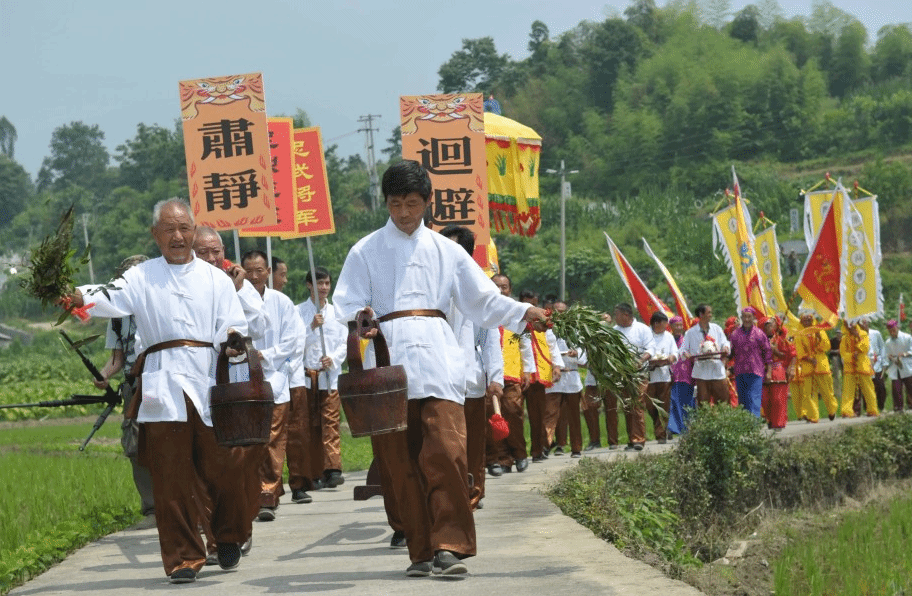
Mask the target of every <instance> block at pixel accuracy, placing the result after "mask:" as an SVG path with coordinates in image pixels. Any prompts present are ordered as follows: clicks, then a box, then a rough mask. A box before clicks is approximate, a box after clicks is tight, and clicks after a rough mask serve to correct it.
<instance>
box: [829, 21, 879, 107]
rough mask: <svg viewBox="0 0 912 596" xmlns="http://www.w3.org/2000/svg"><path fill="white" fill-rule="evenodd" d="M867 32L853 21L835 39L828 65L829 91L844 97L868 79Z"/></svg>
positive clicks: (862, 26)
mask: <svg viewBox="0 0 912 596" xmlns="http://www.w3.org/2000/svg"><path fill="white" fill-rule="evenodd" d="M867 41H868V32H867V31H866V30H865V28H864V25H862V24H861V23H859V22H858V21H855V22H854V23H852V24H850V25H846V26H845V27H844V28H843V29H842V33H841V34H840V35H839V39H838V40H836V47H835V48H834V50H833V63H832V65H831V66H830V69H829V70H830V93H832V94H833V95H834V96H836V97H844V96H845V95H846V94H847V93H849V92H850V91H854V90H855V89H858V88H859V87H861V86H862V84H864V83H865V82H866V81H867V80H868V72H869V68H870V58H869V57H868V54H867V52H865V43H866V42H867Z"/></svg>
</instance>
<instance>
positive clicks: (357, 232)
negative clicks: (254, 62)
mask: <svg viewBox="0 0 912 596" xmlns="http://www.w3.org/2000/svg"><path fill="white" fill-rule="evenodd" d="M528 50H529V54H528V56H527V57H525V58H523V59H514V58H512V57H510V56H508V55H506V54H502V53H499V52H498V51H497V48H496V46H495V43H494V41H493V39H491V38H481V39H466V40H463V44H462V47H461V48H458V49H456V50H455V51H454V53H453V54H452V57H451V58H450V59H449V60H448V61H447V62H446V63H444V64H443V65H441V67H440V70H439V72H438V74H439V81H440V82H439V90H440V91H447V92H449V91H481V92H483V93H485V95H494V96H495V97H496V98H497V99H498V100H499V101H500V103H501V104H502V106H503V113H504V115H505V116H507V117H509V118H513V119H515V120H518V121H520V122H522V123H524V124H526V125H528V126H531V127H532V128H534V129H535V130H536V131H537V132H538V133H539V134H540V135H541V136H542V138H543V151H542V164H541V168H542V170H544V169H546V168H556V167H558V166H559V163H560V160H564V161H565V163H566V165H567V168H568V169H574V170H579V173H577V174H573V175H571V176H570V177H569V180H570V182H571V183H572V185H573V198H572V199H571V200H570V202H569V205H568V257H567V262H568V280H567V281H568V291H569V293H570V294H571V297H572V298H574V299H581V300H584V301H587V302H589V303H592V304H595V305H597V306H602V307H607V306H609V305H610V304H612V303H614V302H616V301H617V300H620V299H622V298H625V293H624V290H623V288H622V286H621V285H620V281H619V280H618V278H617V275H616V274H615V272H614V270H613V266H612V264H611V260H610V257H609V256H608V253H607V251H606V249H605V242H604V236H603V234H602V231H603V230H604V231H607V232H608V233H610V234H611V235H612V237H613V238H614V240H615V241H616V242H618V244H619V246H620V247H621V249H622V250H623V251H624V252H625V253H626V254H627V256H628V258H629V259H630V260H631V261H632V263H633V265H634V266H635V267H637V269H638V270H640V272H641V273H642V274H643V276H644V278H645V279H646V281H647V283H649V284H650V285H652V286H653V287H654V289H656V290H657V291H658V293H659V294H660V295H664V294H665V293H666V292H665V291H664V289H663V287H662V284H661V283H660V281H661V280H660V277H659V275H658V271H657V270H656V269H655V268H654V267H653V265H652V264H651V262H647V258H646V257H645V255H644V253H643V252H642V248H641V246H642V245H641V241H640V237H641V236H644V237H646V238H647V240H649V242H650V244H651V245H652V247H653V248H654V249H655V250H656V252H657V253H658V255H659V256H660V257H661V258H662V259H663V260H664V261H665V264H666V265H668V266H669V268H670V269H671V270H672V271H673V273H675V275H677V276H679V279H678V281H679V284H680V285H681V286H682V288H683V289H684V291H685V292H686V293H687V294H688V297H689V298H690V300H691V302H694V303H695V302H698V301H703V300H709V301H711V302H713V303H715V304H717V305H718V307H717V311H718V312H720V314H721V313H722V312H727V311H729V310H731V309H732V308H733V302H732V299H731V295H732V290H731V286H730V283H729V278H728V273H727V271H726V270H725V267H724V265H723V264H722V263H721V262H720V261H719V260H718V259H716V258H715V257H714V255H713V254H712V251H711V233H710V222H709V215H710V214H711V212H712V210H713V209H714V208H715V207H716V206H717V205H719V204H720V202H721V201H723V200H724V197H723V191H724V189H725V188H726V187H727V186H730V185H731V174H730V168H731V165H732V164H734V165H735V166H736V168H737V170H738V174H739V178H740V180H741V186H742V190H743V192H744V194H745V196H746V197H747V199H749V200H750V201H751V203H750V209H751V210H752V212H753V213H754V216H755V219H756V216H757V215H759V212H760V211H763V212H764V214H765V215H766V216H767V217H769V218H770V219H772V220H774V221H776V222H778V223H780V226H779V231H780V239H782V238H783V236H784V235H785V234H787V232H788V216H789V210H790V209H792V208H800V207H801V203H800V202H799V193H800V191H801V190H802V189H807V188H809V187H810V186H812V185H814V184H816V183H818V182H819V181H820V180H821V179H822V178H823V176H824V174H825V173H827V172H829V173H831V174H832V176H833V177H834V179H835V178H837V177H840V176H842V177H843V178H844V180H843V181H844V183H845V184H846V186H851V185H852V184H853V183H854V182H855V181H856V180H857V181H858V183H859V185H860V186H861V187H862V188H864V189H868V190H870V191H871V192H873V193H876V194H878V195H879V199H880V208H881V231H882V241H883V248H884V252H885V253H887V255H886V258H885V262H884V266H883V273H884V291H885V298H886V303H887V308H888V310H889V309H891V308H892V309H894V310H895V304H896V299H897V298H898V295H899V292H901V291H906V292H907V293H908V292H910V291H912V266H910V264H909V259H908V255H906V256H905V257H904V256H903V254H904V253H905V251H907V250H909V235H908V230H909V229H910V228H912V208H910V207H912V29H910V26H909V25H908V24H896V25H891V26H887V27H884V28H883V29H881V30H880V31H876V32H868V31H866V30H865V29H864V27H863V26H862V25H861V23H859V22H858V21H857V20H856V19H855V18H854V17H852V16H851V15H848V14H846V13H844V12H842V11H840V10H839V9H838V8H836V7H834V6H833V5H832V4H830V3H828V2H818V3H816V4H814V8H813V11H812V14H810V15H807V16H806V17H803V18H795V19H790V20H786V19H784V18H782V17H781V11H780V9H779V7H778V6H777V5H776V3H775V1H774V0H762V1H761V2H760V3H758V4H757V5H751V6H748V7H746V8H745V9H744V10H742V11H741V12H739V13H737V14H734V15H731V14H729V12H728V9H727V8H726V3H725V2H718V1H716V2H707V3H705V4H703V5H701V4H697V3H693V2H691V3H683V2H671V3H669V4H668V5H666V6H664V7H656V5H655V4H654V2H653V1H652V0H637V1H636V2H634V3H633V4H631V5H630V6H629V7H628V8H627V9H626V10H625V11H624V13H623V14H622V15H617V16H614V17H610V18H607V19H605V20H604V21H601V22H591V21H586V22H582V23H580V24H579V25H578V26H577V27H575V28H574V29H572V30H570V31H568V32H565V33H563V34H561V35H560V36H556V37H552V36H551V35H550V33H549V31H548V28H547V26H545V25H544V24H543V23H541V22H540V21H536V22H535V23H533V25H532V29H531V31H530V34H529V42H528ZM427 91H428V92H431V91H433V90H431V89H428V90H427ZM296 119H297V120H298V123H299V125H300V124H306V123H307V117H306V114H305V113H304V111H303V110H301V111H299V113H298V114H297V116H296ZM21 124H22V125H23V127H24V125H25V123H21ZM313 124H316V125H319V122H315V123H313ZM15 125H16V123H14V122H9V121H8V120H6V118H3V117H2V115H0V241H2V242H3V246H4V247H5V251H6V255H5V257H4V258H3V265H4V266H3V269H4V271H5V270H6V269H7V264H9V263H13V262H14V260H15V259H14V257H13V255H20V256H21V255H23V254H25V252H26V251H27V248H28V247H29V246H32V245H34V244H35V243H37V242H38V241H40V239H41V238H43V237H44V236H45V235H46V234H48V233H49V232H50V231H51V230H52V229H53V227H54V226H55V225H56V222H57V220H58V217H59V215H60V214H61V213H62V212H63V211H64V210H65V209H66V207H68V206H69V205H70V204H75V205H76V211H77V213H78V214H79V217H85V233H86V234H87V235H88V236H89V238H90V243H91V244H92V247H93V250H92V255H93V258H94V262H93V265H94V270H95V273H96V278H99V279H102V278H106V277H107V276H109V275H110V274H111V272H112V271H113V270H114V269H115V267H116V266H117V264H118V263H119V262H120V261H121V260H122V259H123V258H124V257H126V256H129V255H131V254H136V253H146V254H150V255H151V254H155V252H156V249H155V247H154V245H153V243H152V239H151V237H150V236H149V234H148V228H149V225H150V214H151V207H152V205H153V204H154V203H155V202H156V201H158V200H160V199H163V198H167V197H170V196H174V195H178V196H186V173H185V171H184V167H185V166H184V158H183V147H182V138H181V133H180V128H179V126H178V125H177V124H175V126H173V127H171V128H166V127H160V126H149V125H146V124H143V123H139V124H138V125H137V128H136V135H135V136H134V137H133V138H132V139H129V140H127V141H126V142H124V143H123V144H122V145H120V146H118V147H117V148H116V151H115V152H114V154H113V155H110V154H109V153H108V151H107V150H106V149H105V145H104V132H103V131H102V130H100V128H99V127H98V126H97V125H93V124H91V123H83V122H72V123H70V124H68V125H65V126H61V127H60V128H58V129H57V130H56V131H55V132H54V135H53V138H52V139H51V142H50V146H49V150H48V156H47V157H46V158H45V161H44V164H43V166H42V168H41V171H40V172H39V174H38V176H37V180H31V179H30V177H29V175H28V174H27V173H26V172H25V170H24V169H23V168H22V167H21V166H20V165H19V164H18V163H17V162H16V161H15V153H14V151H15V140H16V129H15ZM387 144H388V146H387V148H386V149H385V150H384V151H383V153H384V154H385V156H386V158H387V159H389V160H395V159H398V154H399V142H398V136H397V131H392V133H391V136H390V138H389V139H388V141H387ZM326 160H327V170H328V173H329V177H330V188H331V193H332V198H333V204H334V210H335V218H336V227H337V230H338V233H337V234H336V235H334V236H331V237H321V238H317V239H316V240H315V241H314V246H315V249H316V256H317V262H318V263H319V264H323V265H326V266H327V267H329V268H330V270H332V271H333V272H338V270H339V268H340V267H341V264H342V261H343V259H344V257H345V254H346V253H347V250H348V248H349V247H350V246H351V245H352V244H353V243H354V242H355V241H356V240H357V239H358V238H359V237H361V236H362V235H364V234H365V233H367V232H368V231H370V230H371V229H374V228H376V227H377V226H378V225H380V224H381V223H382V222H383V220H384V219H385V215H384V214H383V213H372V212H370V211H369V208H368V205H369V198H368V192H367V189H368V176H367V172H366V167H365V164H364V162H363V161H362V159H361V157H360V156H358V155H353V156H340V155H338V154H337V149H336V148H335V147H329V148H328V149H327V151H326ZM380 167H381V169H383V167H385V164H383V163H381V164H380ZM557 195H558V179H557V177H554V176H547V175H546V176H543V177H542V198H543V200H542V203H543V207H542V212H543V226H542V229H541V231H540V232H539V234H538V236H537V237H536V238H533V239H531V240H530V239H524V238H515V237H508V236H498V244H499V246H500V254H501V260H502V265H503V267H504V268H505V269H506V270H507V272H508V273H510V274H511V275H512V276H513V278H514V286H515V287H516V289H521V288H524V287H534V288H536V289H538V290H540V291H544V292H556V291H557V288H558V283H559V282H558V271H559V266H558V233H559V231H558V223H559V216H558V214H559V211H558V206H557ZM78 221H79V225H78V226H77V234H76V238H77V240H78V244H80V246H81V244H82V237H83V220H82V219H80V220H78ZM795 237H799V236H798V235H795ZM225 241H226V244H227V245H229V247H230V245H231V242H230V238H229V237H228V236H227V235H226V237H225ZM264 242H265V241H264V240H263V239H247V240H243V241H242V247H243V248H245V249H246V248H252V247H254V246H256V245H260V246H262V245H263V244H264ZM273 251H274V253H275V254H276V255H278V256H281V257H282V258H284V259H285V260H287V261H288V262H289V264H290V267H291V274H290V276H289V277H290V286H289V287H288V290H287V291H288V292H289V293H290V294H291V295H292V297H293V298H294V299H300V298H302V297H303V274H304V269H306V256H305V254H306V253H305V251H304V243H303V242H302V241H279V240H276V241H275V242H274V243H273ZM232 252H233V251H231V250H230V249H229V256H233V255H232V254H231V253H232ZM81 274H82V275H84V276H85V277H87V275H88V271H87V269H86V268H83V271H82V273H81ZM793 283H794V278H790V279H787V280H786V296H788V295H790V293H791V292H790V290H791V285H793ZM39 314H40V309H38V307H37V305H36V304H34V303H32V302H31V301H29V300H27V299H25V298H24V297H23V296H22V295H21V293H20V292H19V291H18V290H17V289H16V285H15V284H14V283H12V284H11V283H7V284H6V287H5V288H4V291H3V294H2V296H0V315H5V316H21V315H32V316H37V315H39Z"/></svg>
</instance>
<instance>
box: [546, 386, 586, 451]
mask: <svg viewBox="0 0 912 596" xmlns="http://www.w3.org/2000/svg"><path fill="white" fill-rule="evenodd" d="M552 395H557V396H558V397H559V398H560V418H558V423H557V431H556V432H555V441H556V442H557V444H558V445H560V446H564V445H566V444H567V430H568V427H569V430H570V451H572V452H573V453H580V452H581V451H582V450H583V426H582V423H581V422H580V396H581V394H580V392H579V391H577V392H576V393H554V394H552Z"/></svg>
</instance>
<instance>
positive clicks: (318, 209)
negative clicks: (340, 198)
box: [281, 127, 336, 239]
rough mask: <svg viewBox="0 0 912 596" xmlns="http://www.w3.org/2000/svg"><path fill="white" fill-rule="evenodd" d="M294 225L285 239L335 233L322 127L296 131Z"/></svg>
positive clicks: (283, 236)
mask: <svg viewBox="0 0 912 596" xmlns="http://www.w3.org/2000/svg"><path fill="white" fill-rule="evenodd" d="M293 136H294V144H293V149H292V153H293V157H294V178H295V201H294V203H295V225H294V231H293V232H291V233H289V234H282V235H281V236H282V238H285V239H289V238H304V237H306V236H321V235H323V234H334V233H335V232H336V224H335V221H334V220H333V212H332V201H331V200H330V198H329V179H328V178H327V176H326V161H325V160H324V159H323V139H322V138H321V136H320V129H319V127H312V128H296V129H295V130H294V135H293Z"/></svg>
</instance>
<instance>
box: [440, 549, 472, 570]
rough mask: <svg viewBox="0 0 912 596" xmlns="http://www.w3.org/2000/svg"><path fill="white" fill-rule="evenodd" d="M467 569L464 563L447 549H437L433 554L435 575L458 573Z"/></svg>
mask: <svg viewBox="0 0 912 596" xmlns="http://www.w3.org/2000/svg"><path fill="white" fill-rule="evenodd" d="M468 571H469V569H468V567H466V565H465V563H463V562H462V561H460V560H459V559H457V558H456V555H454V554H453V553H451V552H450V551H448V550H441V551H437V554H436V555H434V574H435V575H459V574H461V573H467V572H468Z"/></svg>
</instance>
